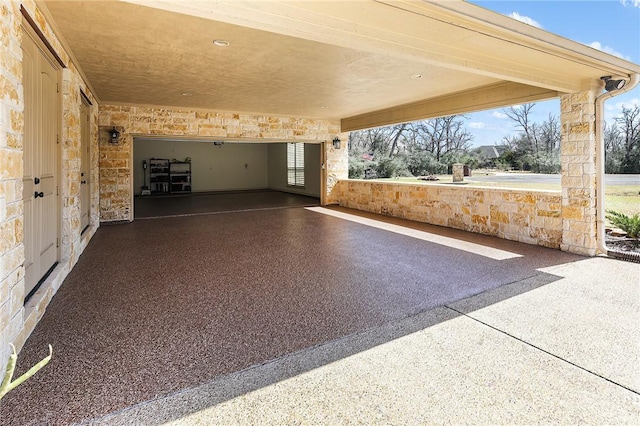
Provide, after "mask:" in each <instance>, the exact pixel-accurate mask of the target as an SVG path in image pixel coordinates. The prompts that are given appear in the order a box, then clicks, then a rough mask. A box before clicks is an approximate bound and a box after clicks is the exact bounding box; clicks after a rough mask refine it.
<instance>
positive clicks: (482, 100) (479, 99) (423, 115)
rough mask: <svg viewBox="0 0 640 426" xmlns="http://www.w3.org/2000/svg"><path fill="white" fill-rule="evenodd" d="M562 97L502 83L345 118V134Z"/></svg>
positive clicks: (536, 89) (552, 92)
mask: <svg viewBox="0 0 640 426" xmlns="http://www.w3.org/2000/svg"><path fill="white" fill-rule="evenodd" d="M559 95H560V93H558V92H556V91H553V90H548V89H544V88H540V87H535V86H528V85H524V84H518V83H511V82H501V83H496V84H491V85H488V86H484V87H481V88H478V89H475V90H467V91H463V92H458V93H454V94H451V95H445V96H439V97H437V98H433V99H425V100H422V101H418V102H412V103H410V104H405V105H400V106H397V107H392V108H387V109H383V110H379V111H373V112H370V113H367V114H362V115H357V116H353V117H348V118H343V119H342V120H341V130H342V131H343V132H350V131H354V130H361V129H368V128H372V127H379V126H386V125H391V124H397V123H406V122H410V121H416V120H426V119H430V118H436V117H444V116H448V115H453V114H465V113H469V112H475V111H482V110H487V109H492V108H500V107H506V106H509V105H515V104H521V103H529V102H536V101H542V100H547V99H553V98H557V97H558V96H559Z"/></svg>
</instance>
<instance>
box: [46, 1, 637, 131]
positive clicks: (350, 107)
mask: <svg viewBox="0 0 640 426" xmlns="http://www.w3.org/2000/svg"><path fill="white" fill-rule="evenodd" d="M43 6H44V5H43ZM46 6H48V8H49V9H50V10H51V13H52V14H53V18H54V19H53V21H55V22H56V24H57V25H58V27H59V30H60V31H59V33H61V34H62V35H63V37H64V39H65V40H66V42H67V43H68V44H69V47H70V49H68V50H69V51H71V52H73V54H74V55H75V56H76V58H77V61H76V62H77V63H78V64H79V65H80V68H81V69H82V70H83V71H84V72H85V73H86V77H87V80H88V81H89V82H90V83H91V84H92V85H93V88H94V89H95V93H96V94H97V97H98V98H99V100H100V101H101V102H104V103H108V104H119V105H156V106H173V107H189V108H203V109H209V110H220V111H233V112H251V113H263V114H275V115H284V116H295V117H309V118H316V119H325V120H336V119H338V120H340V122H341V126H342V131H344V132H346V131H352V130H357V129H362V128H368V127H375V126H381V125H387V124H392V123H399V122H405V121H410V120H417V119H424V118H431V117H437V116H444V115H449V114H455V113H465V112H472V111H477V110H483V109H490V108H496V107H501V106H506V105H513V104H519V103H525V102H534V101H539V100H543V99H551V98H557V97H559V96H560V95H562V94H566V93H576V92H580V91H584V90H589V89H590V88H591V87H593V86H594V85H596V84H599V82H600V80H599V79H600V77H602V76H607V75H616V76H622V77H625V78H629V76H630V74H632V73H633V72H638V71H640V67H638V66H637V65H635V64H632V63H630V62H628V61H625V60H623V59H620V58H617V57H614V56H611V55H609V54H606V53H603V52H601V51H598V50H596V49H593V48H590V47H587V46H585V45H582V44H580V43H577V42H574V41H571V40H568V39H565V38H562V37H560V36H557V35H554V34H551V33H548V32H546V31H544V30H541V29H538V28H535V27H533V26H530V25H527V24H524V23H522V22H518V21H516V20H514V19H511V18H509V17H506V16H502V15H499V14H497V13H494V12H491V11H488V10H485V9H483V8H481V7H478V6H476V5H473V4H470V3H467V2H464V1H411V0H378V1H337V2H329V1H300V2H287V1H278V0H270V1H236V0H233V1H223V0H222V1H185V2H173V1H163V0H158V1H154V0H128V1H120V2H82V3H80V4H78V3H77V2H69V3H63V2H53V3H47V5H46ZM114 22H118V24H117V25H113V24H114ZM151 23H153V24H151ZM169 25H171V26H172V27H176V28H179V29H180V32H181V34H182V36H183V37H184V39H185V43H182V44H181V43H180V42H177V41H176V33H173V32H172V31H171V30H170V28H169ZM163 26H164V28H166V31H160V32H155V31H154V30H155V29H157V28H163ZM152 31H154V32H153V34H149V33H150V32H152ZM214 37H219V38H224V39H227V40H228V41H229V42H230V43H231V46H230V47H228V48H222V49H217V50H216V48H214V47H212V45H211V41H212V38H214ZM224 49H228V50H226V51H225V52H223V53H221V50H224ZM98 59H99V60H98ZM133 59H135V64H132V60H133ZM176 61H178V62H179V64H178V65H180V66H181V67H182V69H183V70H184V72H179V70H180V68H176V67H175V65H176V64H174V63H172V62H176ZM125 70H126V71H127V72H126V73H125V72H123V71H125ZM207 75H209V76H212V77H211V78H208V77H207ZM418 75H420V76H422V77H421V78H416V77H417V76H418ZM412 77H414V78H412ZM185 92H188V93H191V94H192V96H188V97H185V96H181V95H182V94H183V93H185Z"/></svg>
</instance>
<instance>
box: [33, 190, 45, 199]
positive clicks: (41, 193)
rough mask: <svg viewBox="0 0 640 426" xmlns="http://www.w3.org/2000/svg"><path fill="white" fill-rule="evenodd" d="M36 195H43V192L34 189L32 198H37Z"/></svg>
mask: <svg viewBox="0 0 640 426" xmlns="http://www.w3.org/2000/svg"><path fill="white" fill-rule="evenodd" d="M38 197H44V192H38V191H36V192H35V194H33V198H38Z"/></svg>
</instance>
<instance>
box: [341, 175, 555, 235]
mask: <svg viewBox="0 0 640 426" xmlns="http://www.w3.org/2000/svg"><path fill="white" fill-rule="evenodd" d="M337 192H338V194H339V197H340V205H341V206H343V207H349V208H353V209H358V210H364V211H368V212H372V213H379V214H384V215H389V216H395V217H400V218H403V219H409V220H415V221H418V222H425V223H430V224H433V225H440V226H446V227H449V228H455V229H462V230H465V231H470V232H475V233H478V234H484V235H492V236H496V237H500V238H504V239H507V240H513V241H520V242H523V243H528V244H536V245H540V246H544V247H551V248H560V244H561V241H562V218H561V213H562V212H561V202H562V199H561V195H560V193H559V192H556V191H536V190H527V191H521V190H517V189H502V188H479V187H461V186H451V185H444V184H410V183H393V182H390V183H387V182H384V183H381V182H371V181H364V180H346V181H341V182H340V184H339V185H338V191H337Z"/></svg>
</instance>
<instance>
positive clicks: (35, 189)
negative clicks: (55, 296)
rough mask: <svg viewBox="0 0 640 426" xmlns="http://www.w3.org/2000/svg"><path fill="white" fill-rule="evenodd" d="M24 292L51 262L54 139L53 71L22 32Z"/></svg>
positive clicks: (54, 250)
mask: <svg viewBox="0 0 640 426" xmlns="http://www.w3.org/2000/svg"><path fill="white" fill-rule="evenodd" d="M22 49H23V72H24V81H23V83H24V94H25V96H24V104H25V108H24V123H25V134H24V141H23V144H24V145H23V146H24V154H23V155H24V174H23V200H24V246H25V295H28V294H29V293H30V292H31V290H33V289H34V287H35V286H36V285H37V284H38V282H39V281H40V280H41V279H42V278H43V277H44V276H45V275H46V274H47V273H48V272H49V271H50V269H51V268H52V267H53V266H54V265H55V264H56V262H57V258H58V250H57V244H56V240H57V236H58V226H57V223H58V208H57V204H58V203H57V194H56V192H57V188H56V181H57V178H56V143H57V141H56V139H57V130H58V125H57V120H58V118H57V117H58V94H57V73H56V70H55V69H54V67H53V66H52V65H51V64H50V63H49V61H48V60H47V59H46V58H45V56H44V55H43V54H42V53H41V52H40V51H39V49H38V48H37V46H36V45H35V43H34V42H33V41H32V40H31V38H30V37H29V36H28V35H27V34H26V33H25V34H23V43H22Z"/></svg>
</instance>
